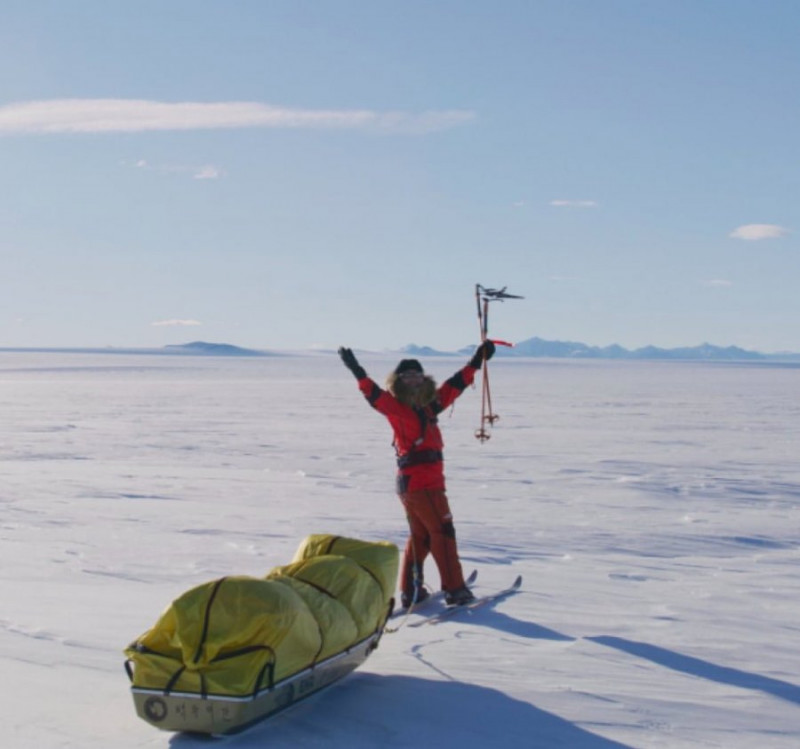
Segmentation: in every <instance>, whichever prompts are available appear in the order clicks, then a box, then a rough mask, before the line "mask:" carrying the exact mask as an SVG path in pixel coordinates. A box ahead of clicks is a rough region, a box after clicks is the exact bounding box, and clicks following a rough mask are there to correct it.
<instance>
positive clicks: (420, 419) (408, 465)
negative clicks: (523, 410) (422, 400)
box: [358, 364, 476, 494]
mask: <svg viewBox="0 0 800 749" xmlns="http://www.w3.org/2000/svg"><path fill="white" fill-rule="evenodd" d="M475 372H476V370H475V369H474V368H473V367H471V366H470V365H469V364H467V365H466V366H465V367H463V368H462V369H460V370H459V371H458V372H456V373H455V374H454V375H453V376H452V377H450V378H449V379H448V380H447V381H446V382H445V383H444V384H442V385H441V386H440V387H439V388H437V389H436V394H435V396H434V398H433V400H431V401H430V402H429V403H427V404H426V405H425V406H422V407H414V406H410V405H406V404H404V403H401V402H400V401H399V400H398V399H397V398H395V396H394V395H392V394H391V393H390V392H388V391H387V390H384V389H383V388H381V387H379V386H378V385H377V384H376V383H375V381H374V380H372V379H371V378H369V377H364V378H362V379H360V380H359V381H358V387H359V389H360V390H361V392H362V393H363V395H364V397H365V398H366V399H367V402H368V403H369V404H370V405H371V406H372V407H373V408H374V409H375V410H376V411H378V412H379V413H382V414H383V415H384V416H385V417H386V418H387V419H388V420H389V423H390V424H391V426H392V430H393V431H394V441H393V445H394V449H395V452H396V453H397V468H398V475H397V486H398V492H399V493H401V494H402V493H404V492H407V491H413V490H415V489H444V488H445V482H444V466H443V458H442V450H443V448H444V442H443V440H442V433H441V431H440V430H439V425H438V416H439V414H440V413H441V412H442V411H444V410H445V409H446V408H448V407H449V406H450V405H451V404H452V403H453V401H455V399H456V398H458V396H459V395H461V393H463V392H464V390H465V389H466V388H467V387H468V386H469V385H471V384H472V383H473V381H474V379H475Z"/></svg>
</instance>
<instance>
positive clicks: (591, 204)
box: [550, 200, 597, 208]
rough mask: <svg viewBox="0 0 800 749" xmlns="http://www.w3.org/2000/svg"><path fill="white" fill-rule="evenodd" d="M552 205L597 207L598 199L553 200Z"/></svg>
mask: <svg viewBox="0 0 800 749" xmlns="http://www.w3.org/2000/svg"><path fill="white" fill-rule="evenodd" d="M550 205H552V206H555V207H556V208H596V207H597V201H596V200H551V201H550Z"/></svg>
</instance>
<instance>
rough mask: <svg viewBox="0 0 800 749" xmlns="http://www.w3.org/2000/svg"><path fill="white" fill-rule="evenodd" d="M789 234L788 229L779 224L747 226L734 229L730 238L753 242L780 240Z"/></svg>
mask: <svg viewBox="0 0 800 749" xmlns="http://www.w3.org/2000/svg"><path fill="white" fill-rule="evenodd" d="M788 233H789V230H788V229H786V228H784V227H783V226H778V225H777V224H745V225H744V226H739V227H738V228H736V229H734V230H733V231H732V232H731V233H730V234H729V235H728V236H730V237H732V238H733V239H745V240H748V241H751V242H753V241H757V240H759V239H780V238H781V237H785V236H786V235H787V234H788Z"/></svg>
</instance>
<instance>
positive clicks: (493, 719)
mask: <svg viewBox="0 0 800 749" xmlns="http://www.w3.org/2000/svg"><path fill="white" fill-rule="evenodd" d="M320 694H323V693H320ZM213 743H214V740H213V739H209V738H207V737H197V736H189V735H185V734H177V735H175V736H174V737H173V738H172V740H171V746H173V747H175V748H176V749H190V748H191V747H208V746H210V745H212V744H213ZM223 743H224V745H225V746H226V747H228V746H230V747H262V746H267V745H268V746H270V747H273V748H275V747H298V746H302V747H304V749H306V748H308V747H311V748H312V749H313V748H314V747H325V749H331V747H348V749H373V748H374V747H376V746H380V747H382V748H383V749H387V748H389V747H417V746H420V745H421V744H422V745H425V744H431V745H437V746H463V747H471V746H524V747H531V749H535V748H536V747H541V749H554V747H564V748H565V749H566V748H567V747H568V748H569V749H630V747H628V745H626V744H621V743H619V742H617V741H612V740H611V739H606V738H604V737H602V736H598V735H597V734H594V733H591V732H590V731H587V730H585V729H583V728H580V727H579V726H577V725H575V724H574V723H571V722H570V721H568V720H565V719H563V718H560V717H558V716H557V715H554V714H552V713H548V712H546V711H544V710H540V709H539V708H537V707H535V706H533V705H531V704H529V703H527V702H522V701H520V700H517V699H514V698H513V697H509V696H508V695H506V694H503V693H502V692H499V691H497V690H496V689H491V688H488V687H483V686H478V685H475V684H465V683H461V682H451V681H434V680H429V679H420V678H417V677H411V676H391V675H390V676H384V675H378V674H367V673H356V674H353V675H352V676H350V677H348V678H347V679H345V680H343V681H342V682H339V683H338V684H337V685H336V686H335V687H334V688H331V689H328V690H326V691H325V692H324V696H319V695H317V696H315V697H312V698H310V699H309V700H307V701H306V702H303V703H300V704H298V705H297V706H296V707H294V708H292V709H291V710H289V711H287V712H286V713H282V714H279V715H277V716H275V717H274V718H272V719H270V720H267V721H265V722H264V723H261V724H258V725H256V726H254V727H253V728H251V729H250V730H249V731H246V732H244V733H241V734H237V735H234V736H231V737H228V738H225V739H224V740H223Z"/></svg>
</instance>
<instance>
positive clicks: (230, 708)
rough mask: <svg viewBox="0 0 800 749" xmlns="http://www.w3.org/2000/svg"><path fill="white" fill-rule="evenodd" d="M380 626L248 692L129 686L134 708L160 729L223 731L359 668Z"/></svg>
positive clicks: (237, 728) (233, 730)
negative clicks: (342, 648)
mask: <svg viewBox="0 0 800 749" xmlns="http://www.w3.org/2000/svg"><path fill="white" fill-rule="evenodd" d="M380 637H381V632H377V633H375V634H374V635H372V636H371V637H368V638H367V639H366V640H362V641H361V642H359V643H357V644H356V645H354V646H353V647H351V648H349V649H348V650H346V651H345V652H343V653H339V654H338V655H335V656H333V657H331V658H328V659H327V660H325V661H321V662H320V663H317V664H316V665H315V666H313V667H311V668H307V669H305V670H304V671H300V672H299V673H296V674H294V675H292V676H290V677H288V678H286V679H284V680H282V681H280V682H277V683H276V684H275V685H274V686H273V687H271V688H269V689H264V690H262V691H260V692H258V693H257V694H255V695H251V696H248V697H230V696H224V695H206V696H203V695H201V694H193V693H187V692H164V691H162V690H159V689H144V688H141V687H132V688H131V692H132V693H133V701H134V704H135V706H136V713H137V714H138V715H139V717H140V718H142V720H145V721H147V722H148V723H150V724H151V725H153V726H155V727H156V728H161V729H162V730H165V731H187V732H192V733H206V734H215V735H221V734H228V733H236V732H237V731H241V730H243V729H244V728H247V727H248V726H250V725H252V724H254V723H257V722H259V721H262V720H264V719H266V718H269V717H270V716H271V715H274V714H275V713H278V712H280V711H281V710H285V709H286V708H287V707H290V706H291V705H294V704H296V703H297V702H299V701H300V700H303V699H305V698H306V697H309V696H310V695H312V694H314V693H315V692H318V691H319V690H320V689H323V688H324V687H327V686H329V685H330V684H332V683H333V682H335V681H338V680H339V679H341V678H342V677H343V676H346V675H347V674H349V673H350V672H351V671H353V670H354V669H356V668H358V666H360V665H361V664H362V663H363V662H364V661H365V660H366V659H367V657H368V656H369V654H370V653H371V652H372V651H373V650H374V649H375V648H376V647H377V646H378V641H379V640H380Z"/></svg>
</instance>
